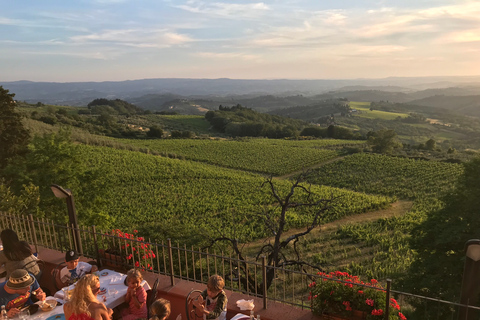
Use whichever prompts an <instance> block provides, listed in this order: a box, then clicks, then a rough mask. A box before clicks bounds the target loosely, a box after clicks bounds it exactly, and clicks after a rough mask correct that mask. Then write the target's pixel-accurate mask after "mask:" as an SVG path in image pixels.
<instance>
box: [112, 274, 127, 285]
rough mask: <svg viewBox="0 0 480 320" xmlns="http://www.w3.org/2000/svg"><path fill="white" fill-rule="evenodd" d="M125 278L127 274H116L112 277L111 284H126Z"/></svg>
mask: <svg viewBox="0 0 480 320" xmlns="http://www.w3.org/2000/svg"><path fill="white" fill-rule="evenodd" d="M125 278H127V275H126V274H125V275H123V276H114V277H112V278H111V279H110V284H124V281H125Z"/></svg>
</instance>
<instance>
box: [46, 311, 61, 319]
mask: <svg viewBox="0 0 480 320" xmlns="http://www.w3.org/2000/svg"><path fill="white" fill-rule="evenodd" d="M45 320H65V314H63V313H60V314H55V315H53V316H50V317H48V318H47V319H45Z"/></svg>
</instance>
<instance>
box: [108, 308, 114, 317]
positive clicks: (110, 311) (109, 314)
mask: <svg viewBox="0 0 480 320" xmlns="http://www.w3.org/2000/svg"><path fill="white" fill-rule="evenodd" d="M107 312H108V316H109V317H112V315H113V309H110V308H107Z"/></svg>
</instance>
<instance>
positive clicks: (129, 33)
mask: <svg viewBox="0 0 480 320" xmlns="http://www.w3.org/2000/svg"><path fill="white" fill-rule="evenodd" d="M70 39H71V41H72V42H73V43H77V44H86V43H90V44H94V43H104V42H108V43H115V44H118V45H124V46H130V47H138V48H166V47H171V46H178V45H184V44H187V43H189V42H192V41H194V40H193V39H192V38H190V37H189V36H188V35H185V34H180V33H176V32H172V31H169V30H165V29H162V30H152V31H145V30H139V29H121V30H120V29H119V30H105V31H103V32H98V33H92V34H88V35H81V36H73V37H71V38H70Z"/></svg>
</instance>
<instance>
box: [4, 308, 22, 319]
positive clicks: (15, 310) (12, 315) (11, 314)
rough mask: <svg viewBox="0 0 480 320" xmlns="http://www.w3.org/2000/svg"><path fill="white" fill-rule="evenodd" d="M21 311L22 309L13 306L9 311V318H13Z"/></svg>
mask: <svg viewBox="0 0 480 320" xmlns="http://www.w3.org/2000/svg"><path fill="white" fill-rule="evenodd" d="M19 312H20V310H18V309H17V308H11V309H10V310H8V311H7V316H8V317H9V318H13V317H15V316H16V315H17V314H18V313H19Z"/></svg>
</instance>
